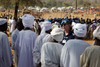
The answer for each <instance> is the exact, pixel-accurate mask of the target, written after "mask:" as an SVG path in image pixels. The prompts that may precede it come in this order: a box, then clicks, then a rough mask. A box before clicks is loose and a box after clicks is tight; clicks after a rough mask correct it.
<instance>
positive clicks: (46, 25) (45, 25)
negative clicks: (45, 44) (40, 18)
mask: <svg viewBox="0 0 100 67" xmlns="http://www.w3.org/2000/svg"><path fill="white" fill-rule="evenodd" d="M40 26H41V29H42V30H41V34H44V33H45V31H48V30H50V29H51V28H52V24H51V22H49V21H47V20H46V21H44V22H42V23H41V24H40Z"/></svg>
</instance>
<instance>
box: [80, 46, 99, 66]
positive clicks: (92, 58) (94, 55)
mask: <svg viewBox="0 0 100 67" xmlns="http://www.w3.org/2000/svg"><path fill="white" fill-rule="evenodd" d="M80 65H81V66H80V67H100V46H91V47H88V48H87V49H86V50H85V51H84V53H83V54H82V56H81V60H80Z"/></svg>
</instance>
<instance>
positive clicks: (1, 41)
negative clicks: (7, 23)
mask: <svg viewBox="0 0 100 67" xmlns="http://www.w3.org/2000/svg"><path fill="white" fill-rule="evenodd" d="M11 65H12V54H11V48H10V44H9V41H8V37H7V35H6V34H5V33H3V32H0V67H11Z"/></svg>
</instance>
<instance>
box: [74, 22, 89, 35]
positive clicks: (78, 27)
mask: <svg viewBox="0 0 100 67" xmlns="http://www.w3.org/2000/svg"><path fill="white" fill-rule="evenodd" d="M73 29H74V34H75V35H76V36H77V37H85V36H86V33H87V26H86V24H80V23H77V24H75V25H74V27H73Z"/></svg>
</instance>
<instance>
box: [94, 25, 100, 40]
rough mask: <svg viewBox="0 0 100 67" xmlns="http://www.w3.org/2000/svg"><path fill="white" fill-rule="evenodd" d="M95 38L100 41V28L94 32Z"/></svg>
mask: <svg viewBox="0 0 100 67" xmlns="http://www.w3.org/2000/svg"><path fill="white" fill-rule="evenodd" d="M93 36H94V37H96V38H98V39H99V40H100V26H98V27H97V28H96V29H95V30H94V32H93Z"/></svg>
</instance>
